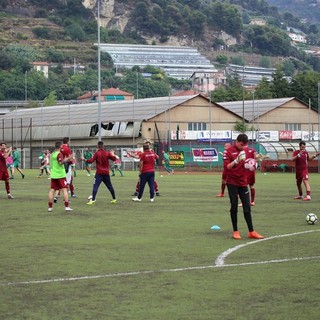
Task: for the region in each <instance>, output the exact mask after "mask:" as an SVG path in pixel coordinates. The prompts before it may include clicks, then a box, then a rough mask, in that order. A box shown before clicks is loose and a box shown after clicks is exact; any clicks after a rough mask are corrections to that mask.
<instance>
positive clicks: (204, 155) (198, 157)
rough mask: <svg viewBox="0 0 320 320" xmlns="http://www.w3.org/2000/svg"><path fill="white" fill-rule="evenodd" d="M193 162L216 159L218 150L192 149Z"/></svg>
mask: <svg viewBox="0 0 320 320" xmlns="http://www.w3.org/2000/svg"><path fill="white" fill-rule="evenodd" d="M192 156H193V161H194V162H214V161H218V151H217V149H215V148H205V149H192Z"/></svg>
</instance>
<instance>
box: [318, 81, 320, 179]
mask: <svg viewBox="0 0 320 320" xmlns="http://www.w3.org/2000/svg"><path fill="white" fill-rule="evenodd" d="M319 111H320V82H318V152H319V150H320V137H319V133H320V112H319ZM317 159H318V173H319V172H320V157H318V158H317Z"/></svg>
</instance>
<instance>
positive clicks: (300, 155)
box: [292, 141, 320, 201]
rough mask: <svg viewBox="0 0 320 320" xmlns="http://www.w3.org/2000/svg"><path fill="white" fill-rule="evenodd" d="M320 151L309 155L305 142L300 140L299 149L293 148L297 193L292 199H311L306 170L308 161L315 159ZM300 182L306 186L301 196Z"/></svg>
mask: <svg viewBox="0 0 320 320" xmlns="http://www.w3.org/2000/svg"><path fill="white" fill-rule="evenodd" d="M319 154H320V153H316V154H315V155H313V156H311V157H310V156H309V153H308V151H307V150H306V143H305V142H304V141H300V143H299V150H295V151H294V152H293V154H292V160H293V161H294V162H295V165H296V183H297V188H298V192H299V195H297V196H295V197H294V199H296V200H298V199H302V200H303V201H310V200H311V188H310V183H309V172H308V161H310V160H313V159H315V158H316V157H317V156H318V155H319ZM302 182H303V184H304V186H305V188H306V192H307V195H306V196H305V197H303V191H302Z"/></svg>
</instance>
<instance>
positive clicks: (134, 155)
mask: <svg viewBox="0 0 320 320" xmlns="http://www.w3.org/2000/svg"><path fill="white" fill-rule="evenodd" d="M144 144H148V145H149V147H150V144H151V143H150V141H149V140H145V142H144ZM128 154H129V155H130V157H132V158H135V159H140V155H141V154H142V151H137V152H136V153H130V152H128ZM139 189H140V175H139V179H138V182H137V184H136V191H135V192H134V193H133V194H132V196H135V197H136V196H137V195H138V194H139ZM154 191H155V193H156V196H157V197H160V196H161V194H160V192H159V187H158V182H157V181H156V180H154Z"/></svg>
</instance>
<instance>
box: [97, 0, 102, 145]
mask: <svg viewBox="0 0 320 320" xmlns="http://www.w3.org/2000/svg"><path fill="white" fill-rule="evenodd" d="M98 130H99V131H98V141H101V48H100V0H98Z"/></svg>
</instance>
